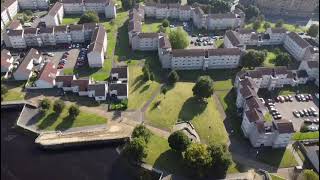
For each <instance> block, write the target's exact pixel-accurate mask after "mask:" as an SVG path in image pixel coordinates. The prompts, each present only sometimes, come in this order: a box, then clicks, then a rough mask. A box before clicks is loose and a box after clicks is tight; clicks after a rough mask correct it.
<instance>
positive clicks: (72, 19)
mask: <svg viewBox="0 0 320 180" xmlns="http://www.w3.org/2000/svg"><path fill="white" fill-rule="evenodd" d="M79 20H80V16H65V17H63V19H62V24H63V25H67V24H77V23H78V22H79Z"/></svg>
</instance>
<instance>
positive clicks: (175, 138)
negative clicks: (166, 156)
mask: <svg viewBox="0 0 320 180" xmlns="http://www.w3.org/2000/svg"><path fill="white" fill-rule="evenodd" d="M168 142H169V146H170V147H171V149H173V150H176V151H178V152H184V151H185V150H186V149H187V148H188V147H189V145H190V144H191V140H190V138H189V137H188V136H187V135H186V134H184V133H183V131H182V130H180V131H176V132H174V133H172V134H171V135H170V136H169V138H168Z"/></svg>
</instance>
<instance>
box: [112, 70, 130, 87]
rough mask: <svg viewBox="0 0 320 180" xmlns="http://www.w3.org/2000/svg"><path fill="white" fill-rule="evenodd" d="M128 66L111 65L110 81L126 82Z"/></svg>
mask: <svg viewBox="0 0 320 180" xmlns="http://www.w3.org/2000/svg"><path fill="white" fill-rule="evenodd" d="M128 75H129V69H128V66H119V67H113V68H112V69H111V72H110V81H111V82H118V83H128V79H129V78H128Z"/></svg>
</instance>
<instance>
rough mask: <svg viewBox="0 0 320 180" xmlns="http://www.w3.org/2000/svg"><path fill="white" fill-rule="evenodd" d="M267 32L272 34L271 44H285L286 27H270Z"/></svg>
mask: <svg viewBox="0 0 320 180" xmlns="http://www.w3.org/2000/svg"><path fill="white" fill-rule="evenodd" d="M266 33H268V34H269V35H270V42H269V44H273V45H279V44H283V42H284V39H285V38H286V36H287V30H286V29H285V28H268V29H267V30H266Z"/></svg>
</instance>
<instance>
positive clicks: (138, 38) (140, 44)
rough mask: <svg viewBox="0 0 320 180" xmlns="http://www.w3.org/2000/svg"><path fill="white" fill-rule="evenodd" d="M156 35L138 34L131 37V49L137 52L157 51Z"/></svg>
mask: <svg viewBox="0 0 320 180" xmlns="http://www.w3.org/2000/svg"><path fill="white" fill-rule="evenodd" d="M158 36H159V35H158V33H139V34H137V35H135V36H133V37H132V41H131V42H132V44H131V47H132V49H133V50H139V51H155V50H157V49H158V38H159V37H158Z"/></svg>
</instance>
